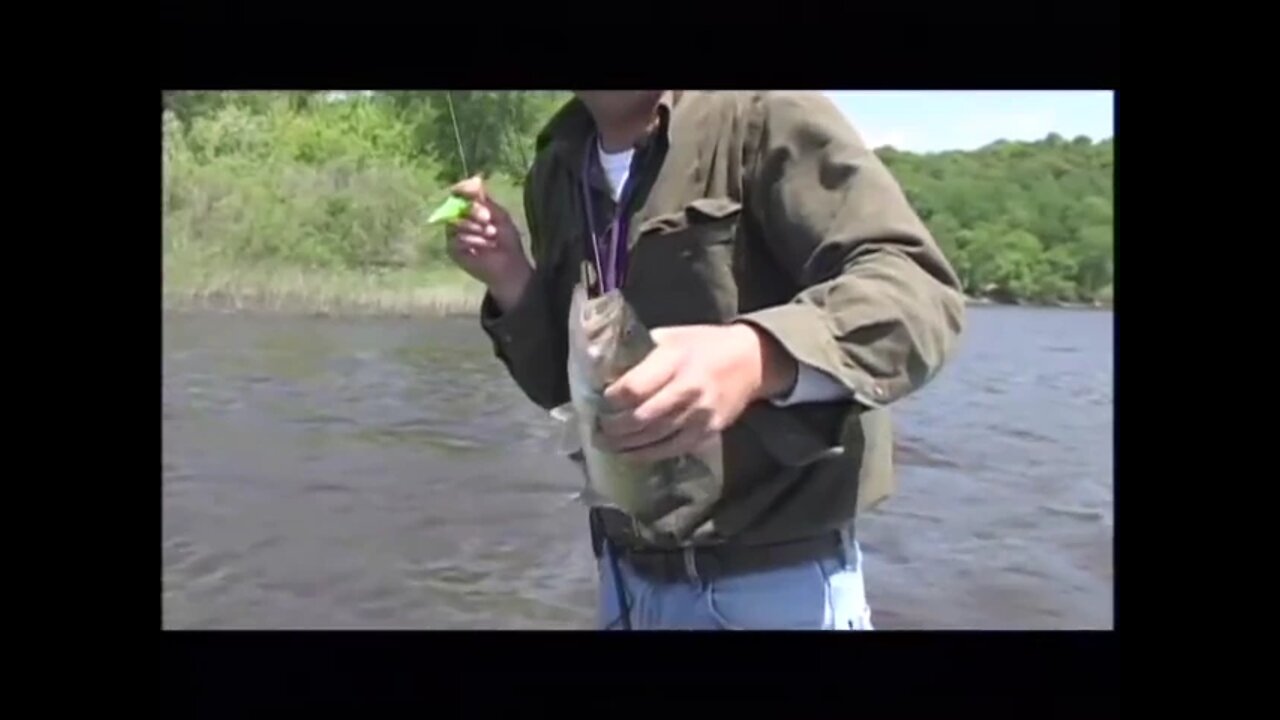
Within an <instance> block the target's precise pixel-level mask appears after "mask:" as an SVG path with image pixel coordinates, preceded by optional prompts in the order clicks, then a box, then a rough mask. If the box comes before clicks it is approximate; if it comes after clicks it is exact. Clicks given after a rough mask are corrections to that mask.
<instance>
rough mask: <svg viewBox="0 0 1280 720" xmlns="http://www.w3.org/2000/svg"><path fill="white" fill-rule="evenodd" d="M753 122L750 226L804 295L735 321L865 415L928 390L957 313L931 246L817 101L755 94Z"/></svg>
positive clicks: (883, 175) (841, 122)
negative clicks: (817, 374)
mask: <svg viewBox="0 0 1280 720" xmlns="http://www.w3.org/2000/svg"><path fill="white" fill-rule="evenodd" d="M753 114H754V127H755V132H754V139H753V140H751V141H749V142H750V143H751V144H750V145H749V146H748V148H747V152H748V157H749V164H748V165H747V168H748V171H747V175H746V177H745V178H744V189H745V191H746V195H745V196H746V198H747V206H748V212H749V213H750V214H751V217H750V218H749V221H750V222H752V223H753V224H755V226H756V227H757V228H759V229H760V231H761V233H762V234H763V237H764V239H765V242H766V243H767V245H768V247H769V248H770V250H771V251H772V252H773V254H774V255H775V256H776V258H777V260H778V262H779V263H780V264H781V265H782V267H784V268H785V269H786V271H787V272H788V274H789V275H790V276H791V279H792V280H793V281H794V282H795V283H796V286H797V287H799V288H802V289H801V291H800V292H799V293H798V294H797V295H796V296H795V297H794V298H793V299H792V300H791V302H789V303H785V304H782V305H779V306H775V307H769V308H764V309H762V310H759V311H756V312H751V313H748V314H745V315H743V316H741V317H739V318H738V320H739V321H742V322H748V323H751V324H753V325H754V326H756V327H757V328H759V329H761V330H763V331H765V332H767V333H768V334H770V335H771V336H773V337H774V338H775V339H776V340H777V341H778V342H779V343H780V344H781V345H782V347H783V348H784V349H786V350H787V351H788V352H789V353H790V354H791V355H792V356H793V357H794V358H795V359H796V360H797V361H798V362H800V363H802V364H805V365H809V366H811V367H813V368H815V369H816V370H819V371H822V372H823V373H824V374H826V375H829V376H831V377H832V378H834V379H835V380H836V381H838V382H839V383H840V384H842V385H843V386H844V387H845V388H846V389H847V390H848V391H849V392H850V394H852V396H853V397H854V398H855V399H856V400H858V401H859V402H860V403H862V404H864V405H866V406H869V407H880V406H884V405H887V404H889V403H892V402H894V401H896V400H899V399H901V398H903V397H905V396H906V395H908V394H910V393H912V392H914V391H915V390H917V389H919V388H920V387H922V386H924V385H925V384H926V383H927V382H929V381H930V380H931V379H932V378H933V377H934V376H935V375H936V374H937V373H938V371H939V370H940V369H941V367H942V366H943V364H944V362H946V361H947V360H948V359H949V357H950V356H951V354H952V353H953V352H954V350H955V348H956V345H957V342H958V339H959V335H960V332H961V329H962V326H963V320H964V310H965V306H964V295H963V293H962V291H961V289H960V283H959V280H958V279H957V277H956V274H955V272H954V270H953V269H952V268H951V266H950V264H949V263H948V261H947V259H946V258H945V257H944V256H943V254H942V252H941V250H940V249H939V247H938V244H937V243H936V242H935V241H934V239H933V237H932V236H931V235H930V234H929V231H928V229H927V228H926V227H925V225H924V223H923V221H921V219H920V218H919V217H918V216H917V215H916V213H915V211H914V210H913V209H912V208H911V206H910V205H909V204H908V202H907V199H906V195H905V194H904V193H903V191H902V189H901V188H900V187H899V185H898V183H897V181H896V180H895V179H894V178H893V177H892V176H891V175H890V173H889V171H888V169H887V168H886V167H885V166H884V165H883V164H881V162H880V160H879V158H877V157H876V155H875V153H873V152H872V151H871V150H870V149H869V148H868V147H866V146H865V145H864V144H863V142H862V140H861V138H859V137H858V135H857V133H856V132H855V131H854V129H853V128H852V127H851V126H850V125H849V123H848V121H847V120H845V118H844V116H843V115H842V114H841V113H840V111H839V110H838V109H837V108H836V107H835V105H834V104H833V103H832V102H830V101H829V100H827V99H826V98H825V97H823V96H822V95H820V94H818V93H792V92H776V93H763V94H761V95H760V96H759V97H758V99H757V102H756V105H755V107H754V113H753Z"/></svg>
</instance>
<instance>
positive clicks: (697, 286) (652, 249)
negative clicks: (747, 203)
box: [627, 198, 742, 327]
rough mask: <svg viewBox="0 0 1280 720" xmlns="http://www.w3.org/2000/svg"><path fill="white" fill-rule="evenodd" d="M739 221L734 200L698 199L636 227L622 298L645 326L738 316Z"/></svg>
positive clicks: (716, 320)
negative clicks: (737, 264)
mask: <svg viewBox="0 0 1280 720" xmlns="http://www.w3.org/2000/svg"><path fill="white" fill-rule="evenodd" d="M741 216H742V205H741V204H739V203H737V202H735V201H733V200H729V199H727V198H699V199H697V200H692V201H690V202H689V203H687V204H685V206H684V207H683V208H681V209H680V210H679V211H678V212H674V213H668V214H664V215H658V216H655V217H652V218H649V219H648V220H645V221H644V222H642V223H641V224H640V226H639V227H638V229H637V238H636V242H635V246H634V247H633V248H632V251H631V252H632V258H631V268H630V271H629V276H628V279H627V288H628V293H627V295H628V298H629V299H630V300H631V302H632V304H633V306H635V308H636V312H637V313H639V314H640V316H641V318H642V319H643V320H644V321H645V323H646V324H648V325H649V326H650V327H659V326H663V325H687V324H696V323H712V324H718V323H723V322H727V321H728V320H729V319H731V318H733V317H734V316H736V315H737V313H738V283H737V278H736V277H735V273H734V261H735V256H736V244H737V243H736V239H737V236H738V227H739V224H740V221H741Z"/></svg>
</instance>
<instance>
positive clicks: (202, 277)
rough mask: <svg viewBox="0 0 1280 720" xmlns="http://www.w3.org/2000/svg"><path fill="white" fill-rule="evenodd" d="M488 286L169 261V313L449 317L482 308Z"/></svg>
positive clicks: (389, 274) (436, 277) (424, 277)
mask: <svg viewBox="0 0 1280 720" xmlns="http://www.w3.org/2000/svg"><path fill="white" fill-rule="evenodd" d="M482 297H483V286H482V285H480V283H478V282H476V281H475V280H472V279H471V278H470V277H468V276H466V275H464V274H463V273H461V272H460V271H457V270H452V269H440V270H432V271H422V270H407V269H392V270H386V271H381V270H370V271H361V270H330V269H316V270H311V269H300V268H296V267H284V266H281V267H272V266H264V265H259V266H237V265H235V264H230V263H211V262H209V261H207V260H205V261H200V262H196V261H194V260H193V261H190V262H183V261H182V260H180V259H177V258H173V257H167V258H166V259H165V273H164V307H165V309H167V310H219V311H248V312H279V313H290V314H307V315H342V316H346V315H386V316H409V315H451V314H474V313H476V312H477V311H478V310H479V307H480V300H481V299H482Z"/></svg>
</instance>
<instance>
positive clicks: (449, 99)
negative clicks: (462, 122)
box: [444, 90, 471, 177]
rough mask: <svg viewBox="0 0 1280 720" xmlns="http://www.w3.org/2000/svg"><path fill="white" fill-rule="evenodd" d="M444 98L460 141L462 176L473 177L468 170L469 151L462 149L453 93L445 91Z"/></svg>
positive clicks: (454, 137) (454, 133)
mask: <svg viewBox="0 0 1280 720" xmlns="http://www.w3.org/2000/svg"><path fill="white" fill-rule="evenodd" d="M444 100H445V102H447V103H449V119H450V120H451V121H453V139H454V140H456V141H457V142H458V158H459V159H461V160H462V176H463V177H471V173H470V172H469V171H468V170H467V153H466V152H465V151H464V150H463V149H462V133H461V132H459V131H458V116H457V114H456V113H454V111H453V93H451V92H449V91H448V90H445V91H444Z"/></svg>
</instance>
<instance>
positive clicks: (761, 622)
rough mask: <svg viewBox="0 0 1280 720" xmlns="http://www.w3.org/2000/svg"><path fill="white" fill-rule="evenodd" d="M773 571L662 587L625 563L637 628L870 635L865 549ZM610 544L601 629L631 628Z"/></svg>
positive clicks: (603, 562)
mask: <svg viewBox="0 0 1280 720" xmlns="http://www.w3.org/2000/svg"><path fill="white" fill-rule="evenodd" d="M845 555H846V557H847V558H848V561H847V562H844V561H841V560H837V559H830V560H822V561H812V562H805V563H800V564H797V565H792V566H789V567H784V568H779V569H776V570H769V571H766V572H761V573H755V574H749V575H736V576H731V577H725V578H714V579H710V580H704V579H698V578H689V579H684V580H682V581H681V582H675V583H669V584H656V583H653V582H651V581H649V580H647V579H645V578H643V577H641V576H639V575H637V574H636V572H635V570H634V569H633V568H632V567H631V566H630V565H629V564H628V563H627V562H626V560H624V559H619V560H618V569H619V570H620V572H621V575H622V586H623V588H624V592H625V593H626V594H627V597H628V600H629V603H628V605H629V607H630V619H631V628H632V629H633V630H871V629H872V627H871V609H870V608H869V607H868V605H867V594H866V587H865V584H864V582H863V576H862V551H861V548H859V547H858V543H857V542H856V541H850V542H849V543H848V544H847V546H846V553H845ZM611 559H612V558H611V555H610V553H609V544H608V543H605V549H604V552H603V553H602V556H601V558H600V561H599V563H598V568H599V576H600V597H599V603H598V607H597V616H596V622H597V627H599V628H600V629H603V630H622V629H624V625H623V618H622V610H621V607H620V605H619V603H618V593H617V587H618V584H617V583H616V582H615V581H614V575H613V572H612V570H613V564H612V562H611Z"/></svg>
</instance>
